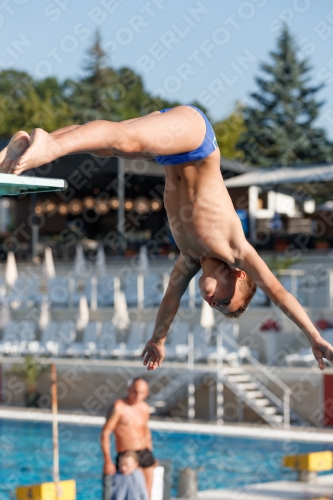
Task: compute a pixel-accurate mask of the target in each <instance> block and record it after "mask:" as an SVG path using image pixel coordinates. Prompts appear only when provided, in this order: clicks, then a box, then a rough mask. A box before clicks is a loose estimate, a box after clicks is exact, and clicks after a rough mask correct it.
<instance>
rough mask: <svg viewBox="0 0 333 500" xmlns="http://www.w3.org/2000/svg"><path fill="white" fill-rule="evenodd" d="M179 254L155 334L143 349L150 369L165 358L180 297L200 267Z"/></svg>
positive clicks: (159, 313)
mask: <svg viewBox="0 0 333 500" xmlns="http://www.w3.org/2000/svg"><path fill="white" fill-rule="evenodd" d="M188 262H189V261H186V260H185V259H184V256H183V255H182V254H180V255H179V257H178V259H177V261H176V263H175V265H174V267H173V269H172V272H171V274H170V281H169V284H168V287H167V289H166V292H165V295H164V297H163V299H162V302H161V304H160V307H159V309H158V312H157V316H156V322H155V327H154V332H153V336H152V338H151V339H150V340H148V342H147V344H146V345H145V348H144V349H143V351H142V354H141V357H142V358H144V360H143V364H144V365H145V366H147V369H148V370H155V369H156V368H157V367H158V366H161V363H162V361H163V359H164V343H165V340H166V337H167V334H168V331H169V328H170V325H171V323H172V321H173V319H174V317H175V316H176V314H177V311H178V308H179V304H180V299H181V298H182V296H183V294H184V292H185V290H186V288H187V286H188V284H189V283H190V281H191V279H192V278H193V276H194V275H195V274H197V272H198V271H199V269H200V265H199V264H198V263H197V262H196V261H193V262H192V263H191V265H189V263H188Z"/></svg>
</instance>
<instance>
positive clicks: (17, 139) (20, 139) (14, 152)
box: [0, 130, 29, 174]
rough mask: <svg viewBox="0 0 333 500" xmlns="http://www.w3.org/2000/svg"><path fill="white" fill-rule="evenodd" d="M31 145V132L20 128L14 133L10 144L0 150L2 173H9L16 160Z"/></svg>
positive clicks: (0, 171)
mask: <svg viewBox="0 0 333 500" xmlns="http://www.w3.org/2000/svg"><path fill="white" fill-rule="evenodd" d="M28 147H29V134H27V132H24V131H23V130H20V131H19V132H16V134H14V135H13V137H12V138H11V140H10V143H9V144H8V146H7V147H6V148H5V149H3V150H2V151H1V152H0V173H2V174H8V173H9V171H10V168H11V166H12V164H13V162H14V161H15V160H17V159H18V158H19V157H20V156H21V155H22V153H24V151H25V150H26V149H27V148H28Z"/></svg>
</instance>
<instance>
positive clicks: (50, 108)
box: [0, 70, 72, 138]
mask: <svg viewBox="0 0 333 500" xmlns="http://www.w3.org/2000/svg"><path fill="white" fill-rule="evenodd" d="M62 94H63V90H62V88H61V86H60V84H59V83H58V82H57V80H56V79H54V78H47V79H45V80H43V81H41V82H37V81H34V80H33V78H31V76H29V75H28V74H27V73H25V72H22V71H15V70H5V71H1V72H0V137H3V138H8V137H10V136H12V135H13V134H14V133H15V132H17V130H26V131H27V132H29V133H30V132H31V131H32V130H33V129H34V128H36V127H41V128H44V129H45V130H47V131H51V130H55V129H56V128H59V127H62V126H64V125H68V124H69V123H71V121H72V117H71V115H70V110H69V106H68V104H67V102H66V100H65V99H64V98H63V95H62Z"/></svg>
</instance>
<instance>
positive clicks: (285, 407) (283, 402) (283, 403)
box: [219, 331, 292, 428]
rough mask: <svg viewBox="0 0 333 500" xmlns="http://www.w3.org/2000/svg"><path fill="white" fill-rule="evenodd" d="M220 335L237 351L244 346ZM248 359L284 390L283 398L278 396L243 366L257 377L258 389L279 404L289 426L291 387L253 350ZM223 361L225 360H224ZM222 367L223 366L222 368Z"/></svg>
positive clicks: (248, 354)
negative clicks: (256, 355)
mask: <svg viewBox="0 0 333 500" xmlns="http://www.w3.org/2000/svg"><path fill="white" fill-rule="evenodd" d="M219 335H221V338H222V339H223V341H224V342H226V343H227V344H228V345H229V346H230V347H232V348H233V349H235V351H236V352H239V350H240V349H241V348H242V346H240V345H239V344H238V343H237V342H236V341H235V340H233V339H232V338H230V337H226V336H225V335H223V332H221V331H219ZM246 359H247V361H248V362H249V364H250V365H252V366H254V367H255V368H256V369H257V370H258V371H259V373H260V374H262V375H264V376H265V377H267V378H268V379H269V380H270V381H271V382H272V383H273V384H275V385H276V386H277V387H278V388H279V389H281V390H282V392H283V398H282V399H280V398H279V397H277V396H276V395H275V394H273V393H272V391H270V390H269V389H268V388H267V387H266V386H265V385H264V384H263V383H262V382H261V381H260V379H259V378H258V376H257V375H256V374H253V373H250V372H249V371H248V370H246V365H242V366H241V368H242V370H243V371H244V372H246V373H247V374H249V375H250V376H251V378H254V379H256V385H257V386H258V389H259V390H260V391H261V392H262V393H263V394H264V395H265V396H266V397H268V398H269V399H270V400H271V401H272V403H274V405H275V406H277V407H278V408H279V409H281V410H282V411H283V422H284V427H285V428H289V426H290V396H291V394H292V391H291V389H290V387H288V386H287V385H286V384H285V383H284V382H282V380H280V379H279V378H278V377H277V376H276V375H275V374H274V372H272V370H271V369H269V368H268V367H267V366H266V365H263V364H262V363H260V361H258V360H257V359H256V358H255V357H254V356H252V354H251V352H250V351H248V353H247V354H246ZM222 363H223V361H222ZM220 369H221V368H220Z"/></svg>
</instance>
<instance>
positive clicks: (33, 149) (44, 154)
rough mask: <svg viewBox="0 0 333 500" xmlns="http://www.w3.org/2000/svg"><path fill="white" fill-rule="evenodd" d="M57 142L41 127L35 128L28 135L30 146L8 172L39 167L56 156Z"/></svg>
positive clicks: (18, 171) (17, 173) (16, 173)
mask: <svg viewBox="0 0 333 500" xmlns="http://www.w3.org/2000/svg"><path fill="white" fill-rule="evenodd" d="M56 146H57V143H56V141H55V140H54V138H53V137H52V136H51V135H50V134H48V133H47V132H45V130H43V129H41V128H36V129H35V130H33V132H32V134H31V135H30V146H29V147H28V148H27V149H26V150H25V152H24V153H23V154H22V155H21V156H20V157H19V158H18V159H16V160H15V161H14V162H13V163H12V165H11V168H10V172H9V173H12V174H15V175H20V174H22V172H24V171H25V170H29V169H30V168H36V167H40V166H41V165H45V164H46V163H50V162H51V161H53V160H55V159H56V158H58V156H57V149H58V148H57V147H56Z"/></svg>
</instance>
